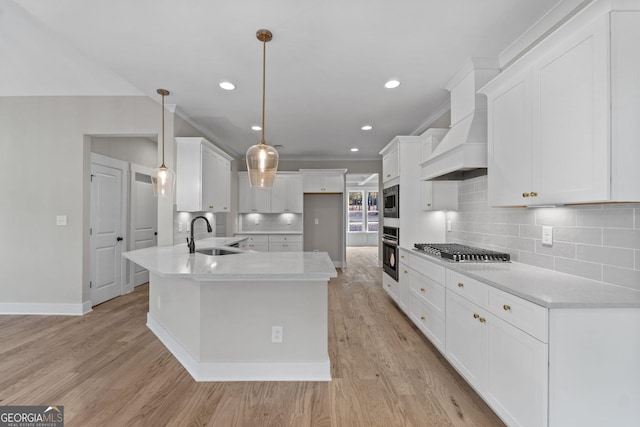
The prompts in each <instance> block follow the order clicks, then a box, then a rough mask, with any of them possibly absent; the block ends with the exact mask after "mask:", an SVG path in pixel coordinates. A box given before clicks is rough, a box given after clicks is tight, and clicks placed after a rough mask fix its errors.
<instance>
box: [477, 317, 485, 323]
mask: <svg viewBox="0 0 640 427" xmlns="http://www.w3.org/2000/svg"><path fill="white" fill-rule="evenodd" d="M478 320H479V321H480V323H484V322H486V321H487V319H485V318H484V317H481V318H479V319H478Z"/></svg>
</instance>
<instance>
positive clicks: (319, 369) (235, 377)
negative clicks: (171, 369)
mask: <svg viewBox="0 0 640 427" xmlns="http://www.w3.org/2000/svg"><path fill="white" fill-rule="evenodd" d="M147 327H148V328H149V329H150V330H151V332H153V333H154V334H155V335H156V337H158V339H159V340H160V341H161V342H162V343H163V344H164V345H165V347H167V349H168V350H169V351H170V352H171V354H173V355H174V357H175V358H176V359H178V362H180V363H181V364H182V366H184V368H185V369H186V370H187V372H189V374H191V376H192V377H193V379H194V380H196V381H331V363H330V361H329V357H328V356H327V358H326V360H322V361H317V362H315V361H314V362H200V361H198V360H197V359H196V358H195V356H193V355H192V354H191V352H190V351H188V350H187V349H186V348H184V346H182V344H180V343H179V342H178V341H176V340H175V339H174V338H173V337H172V336H171V334H169V332H167V330H166V329H164V328H163V327H162V325H160V324H159V323H158V322H157V321H156V320H155V319H154V318H153V316H152V314H151V313H147Z"/></svg>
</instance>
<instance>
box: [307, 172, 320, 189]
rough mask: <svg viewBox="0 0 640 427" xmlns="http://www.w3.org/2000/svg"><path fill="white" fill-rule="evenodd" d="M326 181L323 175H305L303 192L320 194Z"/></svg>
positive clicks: (318, 173)
mask: <svg viewBox="0 0 640 427" xmlns="http://www.w3.org/2000/svg"><path fill="white" fill-rule="evenodd" d="M323 183H324V181H323V177H322V173H320V172H311V173H305V174H304V175H303V190H304V192H305V193H318V192H320V189H321V188H322V185H323Z"/></svg>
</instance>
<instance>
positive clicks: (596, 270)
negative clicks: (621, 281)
mask: <svg viewBox="0 0 640 427" xmlns="http://www.w3.org/2000/svg"><path fill="white" fill-rule="evenodd" d="M554 269H555V270H557V271H561V272H563V273H567V274H572V275H574V276H580V277H585V278H587V279H592V280H598V281H601V280H602V264H596V263H594V262H585V261H576V260H575V259H569V258H560V257H556V258H555V265H554Z"/></svg>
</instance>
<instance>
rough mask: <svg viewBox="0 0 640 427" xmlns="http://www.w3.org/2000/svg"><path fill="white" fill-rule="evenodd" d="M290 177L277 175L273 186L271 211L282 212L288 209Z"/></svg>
mask: <svg viewBox="0 0 640 427" xmlns="http://www.w3.org/2000/svg"><path fill="white" fill-rule="evenodd" d="M288 192H289V177H288V176H286V175H276V179H275V180H274V181H273V187H272V188H271V209H270V211H269V212H274V213H281V212H287V209H288V203H287V202H288V200H287V198H288Z"/></svg>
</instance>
